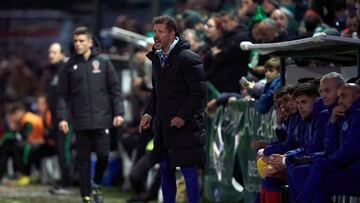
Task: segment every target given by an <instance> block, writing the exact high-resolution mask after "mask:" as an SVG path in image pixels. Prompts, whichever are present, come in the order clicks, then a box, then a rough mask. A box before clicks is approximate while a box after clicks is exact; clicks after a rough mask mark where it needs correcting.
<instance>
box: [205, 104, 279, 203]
mask: <svg viewBox="0 0 360 203" xmlns="http://www.w3.org/2000/svg"><path fill="white" fill-rule="evenodd" d="M274 124H275V112H274V111H273V110H272V111H270V112H269V113H267V114H260V113H258V112H257V111H256V110H255V108H254V102H252V101H250V102H245V101H237V102H235V103H232V104H229V105H227V106H225V107H219V108H218V109H217V111H216V113H215V114H214V115H212V116H209V121H208V128H207V135H208V138H207V143H206V146H207V154H208V156H207V157H208V159H207V164H206V167H205V173H204V182H203V188H204V190H203V192H204V193H203V196H204V199H205V200H206V201H209V202H232V203H235V202H243V203H251V202H254V200H255V198H256V193H257V192H258V191H259V189H260V177H259V175H258V173H257V169H256V151H255V150H252V149H251V146H250V145H251V141H252V140H265V141H272V140H274V139H275V134H274V130H273V127H274ZM236 165H238V166H239V167H240V168H237V169H236V171H235V172H239V170H241V177H242V179H243V181H236V180H235V178H234V176H233V174H234V167H235V166H236ZM239 182H243V183H241V184H238V183H239Z"/></svg>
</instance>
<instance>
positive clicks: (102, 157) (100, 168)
mask: <svg viewBox="0 0 360 203" xmlns="http://www.w3.org/2000/svg"><path fill="white" fill-rule="evenodd" d="M73 44H74V48H75V52H76V55H75V56H73V57H72V58H70V60H69V61H68V62H67V64H66V65H65V67H64V69H63V70H62V72H61V75H60V83H59V84H60V85H59V93H60V99H59V103H58V117H59V119H60V123H59V128H60V130H61V131H63V132H64V133H67V132H68V131H69V126H68V122H67V119H68V116H67V104H69V105H70V112H71V118H72V124H73V128H74V132H75V134H76V142H77V165H78V169H79V174H80V191H81V196H82V198H83V202H84V203H91V202H92V200H91V193H92V194H93V196H94V197H93V198H94V201H95V202H96V203H100V202H102V201H103V199H102V193H101V191H100V189H99V187H98V185H99V184H100V183H101V181H102V177H103V173H104V171H105V169H106V167H107V162H108V154H109V147H110V146H109V142H110V135H109V128H110V127H112V125H113V126H115V127H117V126H119V125H121V123H122V122H123V118H122V116H121V115H122V114H123V106H122V98H121V92H120V85H119V82H118V79H117V77H116V75H117V74H116V72H115V69H114V67H113V66H112V64H111V62H110V60H108V59H106V58H104V57H102V56H100V55H99V54H98V53H97V52H96V50H95V49H94V47H93V38H92V34H91V32H90V31H89V30H88V29H87V28H86V27H79V28H77V29H75V31H74V32H73ZM67 102H68V103H67ZM92 150H94V151H95V152H96V155H97V163H96V167H95V170H96V171H95V176H94V181H93V184H92V182H91V178H90V155H91V151H92ZM91 187H92V188H91ZM91 189H93V191H91Z"/></svg>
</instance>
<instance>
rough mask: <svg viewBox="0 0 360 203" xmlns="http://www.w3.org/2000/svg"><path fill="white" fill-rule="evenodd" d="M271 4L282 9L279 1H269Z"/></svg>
mask: <svg viewBox="0 0 360 203" xmlns="http://www.w3.org/2000/svg"><path fill="white" fill-rule="evenodd" d="M269 2H270V3H271V4H272V5H274V6H275V7H276V8H280V1H279V0H269Z"/></svg>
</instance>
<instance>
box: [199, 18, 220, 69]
mask: <svg viewBox="0 0 360 203" xmlns="http://www.w3.org/2000/svg"><path fill="white" fill-rule="evenodd" d="M223 35H224V28H223V26H222V21H221V18H220V16H217V15H212V16H210V17H209V19H208V20H207V21H206V24H205V37H206V40H207V44H206V46H205V50H204V53H203V55H202V61H203V63H204V69H205V72H206V74H207V75H208V72H209V70H210V68H211V63H212V60H213V54H212V51H211V50H212V48H213V47H216V46H220V45H219V43H221V38H222V36H223Z"/></svg>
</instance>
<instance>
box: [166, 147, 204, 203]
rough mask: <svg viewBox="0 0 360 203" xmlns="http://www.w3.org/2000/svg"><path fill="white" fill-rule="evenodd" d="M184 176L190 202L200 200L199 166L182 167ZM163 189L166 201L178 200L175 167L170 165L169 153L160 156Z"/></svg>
mask: <svg viewBox="0 0 360 203" xmlns="http://www.w3.org/2000/svg"><path fill="white" fill-rule="evenodd" d="M180 169H181V173H182V174H183V176H184V180H185V186H186V193H187V197H188V202H189V203H198V202H199V201H200V192H199V182H198V174H197V167H196V166H192V167H181V168H180ZM160 174H161V190H162V193H163V198H164V203H175V200H176V176H175V168H174V167H172V166H171V165H170V158H169V156H168V153H163V154H162V155H161V158H160Z"/></svg>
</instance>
